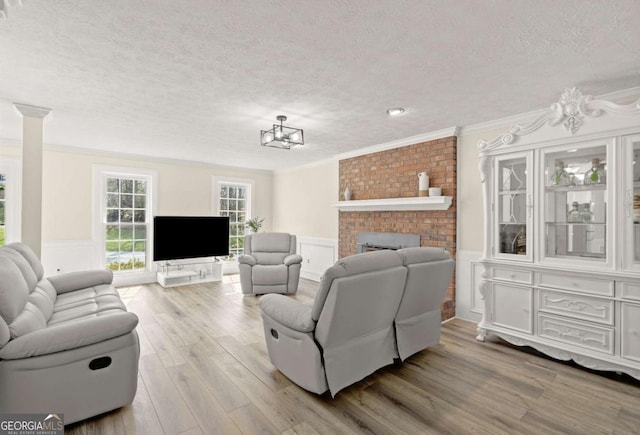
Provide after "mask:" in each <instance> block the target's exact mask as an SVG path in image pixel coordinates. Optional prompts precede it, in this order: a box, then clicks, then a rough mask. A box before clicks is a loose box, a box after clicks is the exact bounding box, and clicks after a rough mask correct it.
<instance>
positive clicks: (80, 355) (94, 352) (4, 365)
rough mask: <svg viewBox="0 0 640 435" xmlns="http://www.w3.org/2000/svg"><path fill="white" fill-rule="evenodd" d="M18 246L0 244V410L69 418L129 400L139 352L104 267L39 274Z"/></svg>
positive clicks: (129, 318) (30, 255)
mask: <svg viewBox="0 0 640 435" xmlns="http://www.w3.org/2000/svg"><path fill="white" fill-rule="evenodd" d="M42 276H43V268H42V264H40V261H39V259H38V257H37V256H36V255H35V254H34V252H33V251H32V250H31V249H30V248H29V247H28V246H27V245H24V244H22V243H12V244H10V245H7V246H5V247H3V248H0V385H1V386H2V394H0V410H2V412H3V413H43V412H44V413H46V412H61V413H64V423H65V424H69V423H74V422H76V421H79V420H83V419H85V418H88V417H92V416H94V415H98V414H101V413H103V412H107V411H111V410H113V409H116V408H119V407H122V406H124V405H127V404H130V403H131V402H132V401H133V398H134V396H135V394H136V388H137V381H138V357H139V354H140V350H139V344H138V336H137V335H136V332H135V329H134V328H135V327H136V325H137V324H138V318H137V317H136V315H135V314H133V313H128V312H127V310H126V308H125V306H124V304H123V303H122V301H121V300H120V297H119V295H118V293H117V291H116V289H115V288H114V287H113V285H111V281H112V278H113V274H112V273H111V271H107V270H100V271H90V272H76V273H68V274H63V275H58V276H55V277H51V278H49V279H43V277H42Z"/></svg>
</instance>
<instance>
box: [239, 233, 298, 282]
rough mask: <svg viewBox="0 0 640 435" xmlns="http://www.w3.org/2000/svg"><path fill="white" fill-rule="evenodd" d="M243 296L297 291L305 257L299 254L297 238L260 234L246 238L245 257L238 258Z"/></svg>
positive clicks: (276, 234)
mask: <svg viewBox="0 0 640 435" xmlns="http://www.w3.org/2000/svg"><path fill="white" fill-rule="evenodd" d="M238 263H239V265H238V268H239V271H240V287H241V288H242V293H244V294H264V293H288V294H294V293H295V292H297V291H298V281H299V280H300V267H301V263H302V257H301V256H299V255H297V254H296V236H294V235H292V234H287V233H260V234H248V235H246V236H244V254H243V255H240V256H239V257H238Z"/></svg>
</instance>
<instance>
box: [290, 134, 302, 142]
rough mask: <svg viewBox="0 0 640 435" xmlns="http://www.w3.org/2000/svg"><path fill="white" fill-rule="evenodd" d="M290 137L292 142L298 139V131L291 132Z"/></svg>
mask: <svg viewBox="0 0 640 435" xmlns="http://www.w3.org/2000/svg"><path fill="white" fill-rule="evenodd" d="M290 139H291V140H292V141H294V142H297V141H299V140H300V133H298V132H295V133H293V134H291V136H290Z"/></svg>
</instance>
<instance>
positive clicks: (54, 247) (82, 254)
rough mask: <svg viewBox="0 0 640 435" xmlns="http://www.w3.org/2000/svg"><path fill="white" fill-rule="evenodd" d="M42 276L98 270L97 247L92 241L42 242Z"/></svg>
mask: <svg viewBox="0 0 640 435" xmlns="http://www.w3.org/2000/svg"><path fill="white" fill-rule="evenodd" d="M42 265H43V267H44V276H51V275H59V274H61V273H67V272H77V271H80V270H89V269H98V268H99V267H100V265H99V264H98V246H97V243H96V242H94V241H92V240H64V241H56V242H42Z"/></svg>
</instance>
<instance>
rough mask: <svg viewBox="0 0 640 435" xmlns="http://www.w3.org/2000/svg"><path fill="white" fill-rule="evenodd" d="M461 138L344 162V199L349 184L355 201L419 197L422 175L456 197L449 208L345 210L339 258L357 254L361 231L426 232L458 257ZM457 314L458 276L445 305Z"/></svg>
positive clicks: (428, 241)
mask: <svg viewBox="0 0 640 435" xmlns="http://www.w3.org/2000/svg"><path fill="white" fill-rule="evenodd" d="M456 142H457V141H456V137H447V138H442V139H436V140H432V141H429V142H422V143H417V144H414V145H408V146H404V147H401V148H395V149H391V150H386V151H380V152H377V153H372V154H367V155H364V156H358V157H353V158H350V159H345V160H340V165H339V171H340V192H339V200H343V199H344V197H343V193H344V191H345V189H346V188H347V187H349V188H350V189H351V199H352V200H358V199H382V198H401V197H416V196H418V173H420V172H423V171H426V172H427V175H428V176H429V187H440V188H442V195H444V196H451V197H452V198H453V201H452V204H451V207H450V208H449V209H448V210H436V211H362V212H360V211H359V212H340V214H339V236H338V238H339V243H338V249H339V256H340V258H342V257H346V256H348V255H353V254H355V253H356V238H357V234H358V232H359V231H375V232H387V233H411V234H420V246H437V247H442V248H445V249H447V250H448V251H449V252H450V253H451V255H452V256H453V257H454V258H455V255H456V191H457V187H456ZM454 315H455V276H454V278H453V279H452V281H451V284H450V285H449V289H448V290H447V296H446V297H445V301H444V303H443V305H442V319H443V320H445V319H449V318H451V317H453V316H454Z"/></svg>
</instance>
